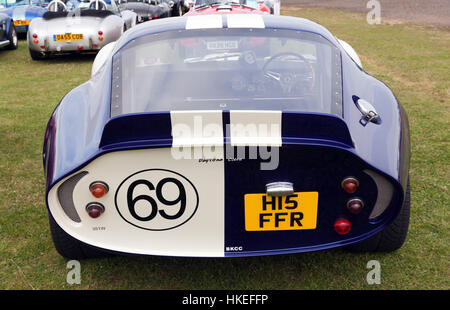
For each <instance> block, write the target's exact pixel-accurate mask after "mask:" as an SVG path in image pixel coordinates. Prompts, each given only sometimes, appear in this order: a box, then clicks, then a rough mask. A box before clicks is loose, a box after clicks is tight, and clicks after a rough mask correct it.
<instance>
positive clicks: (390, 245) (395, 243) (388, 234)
mask: <svg viewBox="0 0 450 310" xmlns="http://www.w3.org/2000/svg"><path fill="white" fill-rule="evenodd" d="M410 209H411V196H410V186H409V178H408V185H407V187H406V195H405V201H404V202H403V205H402V208H401V209H400V212H399V214H398V215H397V217H396V218H395V220H394V221H393V222H392V223H391V224H390V225H389V226H388V227H386V228H385V229H384V230H382V231H381V232H379V233H378V234H376V235H375V236H373V237H370V238H369V239H366V240H364V241H362V242H359V243H356V244H352V245H350V246H348V247H347V249H348V250H349V251H352V252H392V251H395V250H398V249H399V248H401V247H402V245H403V243H404V242H405V239H406V235H407V233H408V227H409V216H410Z"/></svg>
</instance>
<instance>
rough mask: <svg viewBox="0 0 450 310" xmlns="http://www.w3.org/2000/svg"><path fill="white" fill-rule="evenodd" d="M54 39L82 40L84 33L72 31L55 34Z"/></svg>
mask: <svg viewBox="0 0 450 310" xmlns="http://www.w3.org/2000/svg"><path fill="white" fill-rule="evenodd" d="M54 39H55V41H80V40H83V35H82V34H72V33H66V34H55V35H54Z"/></svg>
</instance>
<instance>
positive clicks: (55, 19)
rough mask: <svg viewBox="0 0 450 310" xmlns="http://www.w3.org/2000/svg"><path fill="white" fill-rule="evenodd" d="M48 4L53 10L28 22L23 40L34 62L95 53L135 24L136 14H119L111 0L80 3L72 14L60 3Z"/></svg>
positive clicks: (127, 12) (128, 12)
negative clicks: (76, 53)
mask: <svg viewBox="0 0 450 310" xmlns="http://www.w3.org/2000/svg"><path fill="white" fill-rule="evenodd" d="M52 2H54V4H55V5H52V3H50V4H49V8H50V9H52V8H54V9H53V10H50V11H48V12H47V13H45V14H44V16H43V17H42V18H37V19H34V20H33V21H32V22H31V23H30V28H29V31H28V34H27V41H28V47H29V50H30V55H31V58H32V59H34V60H40V59H43V58H46V57H47V56H49V55H50V54H61V53H71V52H98V51H99V50H100V49H101V48H102V47H103V46H105V45H106V44H108V43H110V42H113V41H116V40H117V39H118V38H119V37H120V36H121V35H122V33H123V32H124V31H126V30H127V29H129V28H131V27H133V26H135V25H136V19H137V15H136V13H134V12H132V11H128V10H124V11H120V10H119V9H118V6H117V4H116V2H115V0H82V1H81V2H80V3H79V5H78V6H77V7H76V8H75V9H74V10H72V11H69V10H68V9H67V7H65V6H64V3H63V2H62V1H60V0H54V1H52Z"/></svg>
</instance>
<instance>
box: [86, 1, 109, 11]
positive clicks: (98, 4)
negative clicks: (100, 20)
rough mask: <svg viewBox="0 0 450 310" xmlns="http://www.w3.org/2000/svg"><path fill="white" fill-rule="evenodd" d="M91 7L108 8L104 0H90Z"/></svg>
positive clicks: (94, 8) (96, 8) (95, 8)
mask: <svg viewBox="0 0 450 310" xmlns="http://www.w3.org/2000/svg"><path fill="white" fill-rule="evenodd" d="M89 8H90V9H93V10H106V8H107V5H106V2H105V1H103V0H92V1H91V2H89Z"/></svg>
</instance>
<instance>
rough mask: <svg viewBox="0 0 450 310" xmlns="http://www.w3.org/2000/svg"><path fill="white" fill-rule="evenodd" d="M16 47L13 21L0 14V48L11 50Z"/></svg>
mask: <svg viewBox="0 0 450 310" xmlns="http://www.w3.org/2000/svg"><path fill="white" fill-rule="evenodd" d="M17 46H18V40H17V32H16V27H15V26H14V22H13V20H12V19H11V17H9V16H8V15H6V14H3V13H0V48H3V47H6V48H7V49H10V50H13V49H16V48H17Z"/></svg>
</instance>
